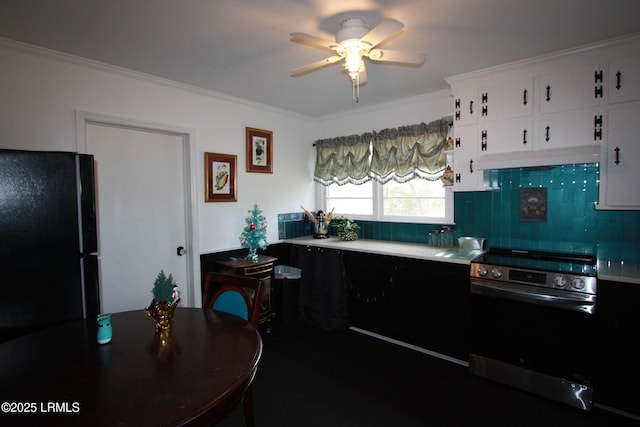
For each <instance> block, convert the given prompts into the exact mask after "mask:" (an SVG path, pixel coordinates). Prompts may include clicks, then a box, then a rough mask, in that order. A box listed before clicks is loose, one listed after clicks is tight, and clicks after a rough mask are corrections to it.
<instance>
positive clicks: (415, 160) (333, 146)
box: [314, 119, 449, 185]
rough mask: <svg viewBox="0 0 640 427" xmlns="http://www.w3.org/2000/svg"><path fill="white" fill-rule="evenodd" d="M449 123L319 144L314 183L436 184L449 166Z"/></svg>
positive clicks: (317, 143) (443, 122) (318, 142)
mask: <svg viewBox="0 0 640 427" xmlns="http://www.w3.org/2000/svg"><path fill="white" fill-rule="evenodd" d="M448 131H449V122H448V121H447V120H444V119H443V120H436V121H434V122H431V123H429V124H425V123H420V124H418V125H411V126H402V127H399V128H394V129H384V130H382V131H380V132H377V133H376V132H367V133H364V134H362V135H351V136H345V137H338V138H330V139H322V140H318V141H316V142H315V145H316V167H315V172H314V180H315V181H317V182H319V183H321V184H323V185H330V184H334V183H336V184H339V185H343V184H347V183H351V184H363V183H365V182H367V181H369V180H371V179H374V180H376V181H378V182H381V183H385V182H388V181H390V180H392V179H393V180H395V181H398V182H406V181H409V180H411V179H414V178H424V179H429V180H436V179H438V178H439V176H440V175H441V173H442V171H443V170H444V169H445V166H446V156H445V152H444V142H445V140H446V138H447V135H448Z"/></svg>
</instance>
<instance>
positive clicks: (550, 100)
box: [539, 65, 604, 113]
mask: <svg viewBox="0 0 640 427" xmlns="http://www.w3.org/2000/svg"><path fill="white" fill-rule="evenodd" d="M602 80H603V73H602V70H601V68H600V67H599V66H597V65H582V66H578V67H574V68H569V69H564V70H559V71H557V72H553V73H549V74H545V75H543V76H541V79H540V94H539V97H540V98H539V99H540V112H541V113H554V112H558V111H565V110H573V109H577V108H587V107H596V106H598V105H599V104H600V100H601V99H602V93H603V90H604V89H603V83H602Z"/></svg>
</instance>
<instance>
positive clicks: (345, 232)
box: [331, 216, 360, 241]
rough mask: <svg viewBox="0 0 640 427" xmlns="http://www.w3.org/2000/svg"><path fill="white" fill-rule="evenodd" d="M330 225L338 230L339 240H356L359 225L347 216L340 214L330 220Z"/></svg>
mask: <svg viewBox="0 0 640 427" xmlns="http://www.w3.org/2000/svg"><path fill="white" fill-rule="evenodd" d="M331 227H333V228H334V229H335V230H336V231H337V232H338V238H339V239H340V240H348V241H351V240H356V239H357V238H358V230H360V226H359V225H358V224H356V223H355V222H354V221H352V220H350V219H349V218H347V217H344V216H340V217H337V218H335V219H334V220H333V221H331Z"/></svg>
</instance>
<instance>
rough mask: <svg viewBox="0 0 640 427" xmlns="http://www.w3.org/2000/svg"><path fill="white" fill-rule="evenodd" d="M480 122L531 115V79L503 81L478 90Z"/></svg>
mask: <svg viewBox="0 0 640 427" xmlns="http://www.w3.org/2000/svg"><path fill="white" fill-rule="evenodd" d="M478 97H479V100H480V120H481V121H493V120H503V119H510V118H514V117H525V116H530V115H532V114H533V77H524V78H518V79H505V80H504V81H502V82H500V83H495V84H491V85H488V86H485V87H482V88H481V89H480V93H479V95H478Z"/></svg>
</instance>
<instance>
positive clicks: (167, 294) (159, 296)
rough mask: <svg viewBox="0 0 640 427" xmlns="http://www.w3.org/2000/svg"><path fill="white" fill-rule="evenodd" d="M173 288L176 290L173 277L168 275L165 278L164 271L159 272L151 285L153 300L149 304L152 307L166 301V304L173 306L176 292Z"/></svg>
mask: <svg viewBox="0 0 640 427" xmlns="http://www.w3.org/2000/svg"><path fill="white" fill-rule="evenodd" d="M175 288H177V285H176V283H175V282H174V281H173V276H172V275H171V274H169V277H167V276H166V275H165V274H164V271H163V270H160V273H158V277H156V280H155V282H154V283H153V289H152V290H151V292H152V293H153V300H152V301H151V304H152V305H153V304H155V303H158V302H160V301H166V302H167V303H168V304H173V303H174V302H176V301H175V300H176V299H177V298H176V296H177V292H176V291H175Z"/></svg>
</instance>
